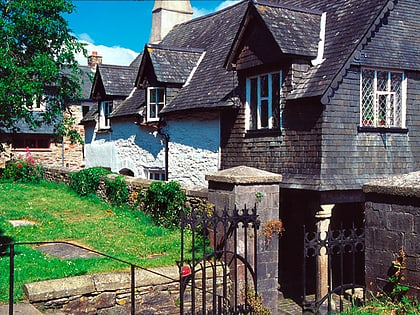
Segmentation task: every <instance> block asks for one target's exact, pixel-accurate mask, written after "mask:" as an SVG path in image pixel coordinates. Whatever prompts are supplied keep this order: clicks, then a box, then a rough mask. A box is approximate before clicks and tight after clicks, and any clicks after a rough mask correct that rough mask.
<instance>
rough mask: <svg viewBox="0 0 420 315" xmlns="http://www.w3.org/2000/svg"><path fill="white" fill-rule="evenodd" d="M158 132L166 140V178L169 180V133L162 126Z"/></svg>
mask: <svg viewBox="0 0 420 315" xmlns="http://www.w3.org/2000/svg"><path fill="white" fill-rule="evenodd" d="M158 134H159V135H161V136H162V138H163V141H164V142H165V180H166V181H168V176H169V171H168V168H169V134H167V133H166V132H164V131H163V129H162V128H159V129H158Z"/></svg>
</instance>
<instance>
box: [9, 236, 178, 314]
mask: <svg viewBox="0 0 420 315" xmlns="http://www.w3.org/2000/svg"><path fill="white" fill-rule="evenodd" d="M47 244H67V245H71V246H74V247H77V248H80V249H83V250H85V251H88V252H90V253H94V254H97V255H99V256H102V257H106V258H108V259H111V260H114V261H118V262H120V263H123V264H125V265H128V266H130V294H131V304H130V313H131V314H132V315H134V314H135V313H136V304H135V302H136V301H135V291H136V290H135V283H136V282H135V280H136V279H135V270H136V269H140V270H145V271H147V272H150V273H153V274H155V275H158V276H161V277H164V278H166V279H169V280H171V281H173V282H178V281H179V280H178V279H173V278H171V277H168V276H166V275H164V274H161V273H158V272H156V271H154V270H150V269H147V268H144V267H141V266H138V265H135V264H133V263H131V262H128V261H126V260H123V259H120V258H116V257H113V256H111V255H108V254H104V253H101V252H99V251H96V250H93V249H90V248H86V247H84V246H81V245H77V244H74V243H69V242H63V241H53V242H13V243H6V244H2V245H4V246H8V247H9V258H10V263H9V315H13V308H14V278H15V246H17V245H18V246H19V245H47Z"/></svg>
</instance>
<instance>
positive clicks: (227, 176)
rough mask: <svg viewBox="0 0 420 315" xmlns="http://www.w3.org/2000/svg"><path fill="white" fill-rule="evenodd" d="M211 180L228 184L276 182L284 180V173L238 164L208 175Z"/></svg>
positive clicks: (208, 179)
mask: <svg viewBox="0 0 420 315" xmlns="http://www.w3.org/2000/svg"><path fill="white" fill-rule="evenodd" d="M205 178H206V180H207V181H209V182H219V183H228V184H275V183H280V182H281V181H282V175H280V174H275V173H271V172H267V171H263V170H260V169H257V168H253V167H249V166H236V167H232V168H229V169H226V170H222V171H219V172H216V173H214V174H210V175H206V177H205Z"/></svg>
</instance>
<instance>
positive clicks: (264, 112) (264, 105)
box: [260, 100, 268, 128]
mask: <svg viewBox="0 0 420 315" xmlns="http://www.w3.org/2000/svg"><path fill="white" fill-rule="evenodd" d="M260 115H261V117H260V119H261V128H268V100H262V101H261V112H260Z"/></svg>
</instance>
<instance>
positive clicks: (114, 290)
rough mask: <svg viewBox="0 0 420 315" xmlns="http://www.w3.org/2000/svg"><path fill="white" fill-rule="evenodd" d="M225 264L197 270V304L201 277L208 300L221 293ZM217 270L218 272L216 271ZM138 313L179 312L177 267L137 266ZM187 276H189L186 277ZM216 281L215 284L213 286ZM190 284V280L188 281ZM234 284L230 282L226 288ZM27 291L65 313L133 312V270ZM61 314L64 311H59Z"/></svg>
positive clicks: (31, 286) (37, 302)
mask: <svg viewBox="0 0 420 315" xmlns="http://www.w3.org/2000/svg"><path fill="white" fill-rule="evenodd" d="M225 269H226V267H225V266H222V265H221V264H218V265H216V266H214V265H211V264H208V267H207V269H206V272H205V273H204V272H203V270H197V271H196V273H195V279H196V280H195V281H196V284H195V303H196V305H199V303H200V302H201V299H202V298H203V292H202V291H201V290H200V288H201V287H202V283H203V280H202V278H203V277H204V276H205V277H206V283H207V285H206V291H205V294H206V299H207V300H208V303H209V304H208V305H211V304H210V303H211V301H212V296H213V288H216V292H217V293H218V294H220V295H221V292H220V290H222V288H223V286H222V285H221V284H222V283H223V282H224V281H225V280H224V276H223V274H224V270H225ZM214 272H215V273H214ZM134 277H135V282H134V288H135V295H134V296H135V306H134V307H135V311H136V312H135V313H136V314H165V315H171V314H174V315H175V314H179V312H180V310H179V301H180V285H179V284H180V281H179V280H180V278H179V269H178V267H177V266H167V267H160V268H154V269H141V270H138V269H136V270H135V272H134ZM184 279H186V278H184ZM213 281H215V282H216V283H215V285H213ZM189 284H191V282H189ZM231 286H232V283H231V282H230V281H228V283H227V289H228V290H229V288H231ZM23 289H24V292H25V296H26V298H27V299H28V300H29V302H30V303H31V304H32V305H34V306H35V307H37V308H38V309H40V310H42V311H45V310H48V309H54V310H55V312H56V311H61V312H62V313H64V314H68V315H70V314H74V315H78V314H98V315H109V314H113V315H118V314H131V308H132V303H131V296H132V294H131V273H130V272H114V273H100V274H93V275H83V276H76V277H69V278H64V279H54V280H46V281H39V282H33V283H28V284H25V285H24V287H23ZM191 299H192V294H191V286H190V285H187V288H186V292H185V294H184V307H189V306H190V305H191V303H192V300H191ZM60 314H61V313H60Z"/></svg>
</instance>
